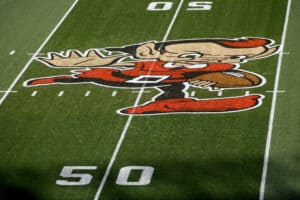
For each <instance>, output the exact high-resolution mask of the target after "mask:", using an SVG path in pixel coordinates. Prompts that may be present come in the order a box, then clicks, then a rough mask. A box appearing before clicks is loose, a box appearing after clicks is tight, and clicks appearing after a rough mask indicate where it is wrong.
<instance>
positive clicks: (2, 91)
mask: <svg viewBox="0 0 300 200" xmlns="http://www.w3.org/2000/svg"><path fill="white" fill-rule="evenodd" d="M6 92H9V93H16V92H18V91H7V90H0V93H6Z"/></svg>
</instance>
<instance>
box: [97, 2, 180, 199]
mask: <svg viewBox="0 0 300 200" xmlns="http://www.w3.org/2000/svg"><path fill="white" fill-rule="evenodd" d="M183 2H184V0H180V2H179V4H178V7H177V9H176V11H175V14H174V16H173V18H172V20H171V22H170V24H169V27H168V29H167V31H166V33H165V35H164V37H163V40H162V41H163V42H164V41H166V40H167V38H168V36H169V34H170V31H171V29H172V27H173V25H174V22H175V20H176V18H177V16H178V13H179V11H180V9H181V7H182V4H183ZM150 72H151V69H150ZM144 88H145V87H144V86H143V87H142V88H141V89H140V92H139V93H138V95H137V98H136V100H135V102H134V107H136V106H137V105H138V104H139V102H140V100H141V98H142V95H143V93H144ZM132 118H133V115H129V117H128V118H127V121H126V123H125V126H124V128H123V130H122V133H121V136H120V138H119V140H118V143H117V145H116V147H115V150H114V152H113V155H112V157H111V159H110V161H109V163H108V166H107V168H106V170H105V173H104V176H103V178H102V180H101V183H100V185H99V188H98V190H97V192H96V195H95V197H94V200H99V198H100V195H101V192H102V190H103V188H104V185H105V183H106V180H107V178H108V176H109V174H110V171H111V168H112V166H113V164H114V162H115V160H116V157H117V155H118V153H119V151H120V148H121V145H122V143H123V141H124V139H125V136H126V133H127V131H128V128H129V126H130V123H131V121H132Z"/></svg>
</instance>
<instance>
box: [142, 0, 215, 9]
mask: <svg viewBox="0 0 300 200" xmlns="http://www.w3.org/2000/svg"><path fill="white" fill-rule="evenodd" d="M212 4H213V2H211V1H192V2H189V4H188V8H187V9H186V10H211V8H212ZM172 7H173V2H169V1H166V2H162V1H161V2H151V3H149V5H148V7H147V10H149V11H167V10H170V9H171V8H172Z"/></svg>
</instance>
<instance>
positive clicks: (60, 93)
mask: <svg viewBox="0 0 300 200" xmlns="http://www.w3.org/2000/svg"><path fill="white" fill-rule="evenodd" d="M64 93H65V91H60V92H59V93H58V95H57V96H59V97H61V96H62V95H64Z"/></svg>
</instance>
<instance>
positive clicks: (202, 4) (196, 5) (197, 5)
mask: <svg viewBox="0 0 300 200" xmlns="http://www.w3.org/2000/svg"><path fill="white" fill-rule="evenodd" d="M212 4H213V3H212V2H210V1H193V2H190V3H189V7H188V8H187V10H211V8H212Z"/></svg>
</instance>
